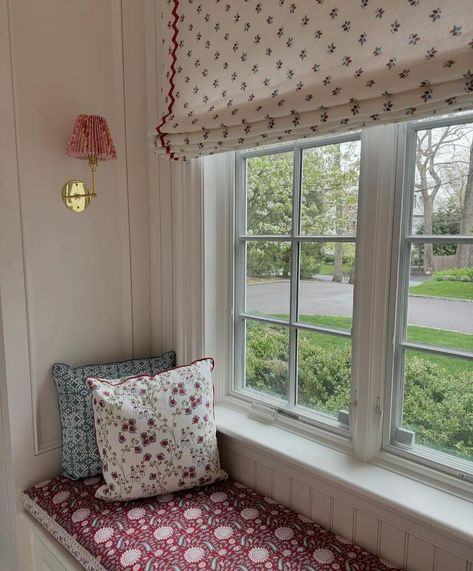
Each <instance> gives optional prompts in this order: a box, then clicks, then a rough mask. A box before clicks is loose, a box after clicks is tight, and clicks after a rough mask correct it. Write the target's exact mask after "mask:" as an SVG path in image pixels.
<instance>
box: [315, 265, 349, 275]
mask: <svg viewBox="0 0 473 571" xmlns="http://www.w3.org/2000/svg"><path fill="white" fill-rule="evenodd" d="M351 268H352V265H351V264H343V273H344V274H348V273H349V272H350V270H351ZM334 271H335V265H334V264H320V269H319V271H318V272H317V273H318V274H321V275H323V276H333V273H334Z"/></svg>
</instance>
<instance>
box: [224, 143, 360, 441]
mask: <svg viewBox="0 0 473 571" xmlns="http://www.w3.org/2000/svg"><path fill="white" fill-rule="evenodd" d="M360 140H361V136H360V134H359V133H350V134H347V135H341V136H333V137H326V138H324V139H318V140H316V141H304V142H300V141H298V142H295V143H292V144H290V145H284V146H279V147H274V146H273V147H269V148H267V149H264V150H251V151H241V152H238V153H237V154H236V188H237V196H236V201H235V207H236V209H235V227H236V261H235V317H234V319H235V355H236V356H237V357H236V358H235V375H234V385H233V387H232V388H233V391H234V392H235V393H236V394H237V395H239V396H240V397H241V398H244V399H246V400H248V401H249V402H260V403H264V404H268V405H269V406H271V407H273V408H274V409H275V410H276V411H277V412H278V413H279V414H281V415H289V416H291V417H292V418H296V419H304V420H305V421H306V422H309V423H312V424H314V425H316V426H319V427H321V428H322V427H325V428H327V429H328V430H330V431H332V432H334V433H336V434H339V435H341V436H346V435H348V436H349V431H348V430H347V429H348V425H347V424H345V425H344V424H342V423H340V422H338V421H337V419H334V418H333V417H332V416H330V415H328V414H324V413H322V412H317V411H312V410H310V409H309V408H307V407H303V406H301V405H298V404H297V388H298V387H297V352H296V343H297V341H296V336H297V331H300V330H305V331H312V332H315V333H322V334H325V335H334V336H337V337H341V338H344V339H350V340H351V332H348V331H342V330H336V329H330V328H327V327H322V326H316V325H308V324H304V323H303V322H299V320H298V319H297V313H298V307H297V305H298V298H299V291H298V290H299V288H298V281H299V260H300V246H301V245H302V244H303V243H305V242H309V243H314V242H322V243H326V242H330V243H336V242H339V243H350V244H351V243H353V244H355V245H356V236H353V235H351V236H350V235H346V236H334V235H311V236H309V235H306V234H301V232H300V222H301V221H300V206H301V200H302V197H301V192H302V161H303V156H302V155H303V151H304V150H305V149H311V148H317V147H323V146H327V145H333V144H338V143H345V142H351V141H360ZM288 152H289V153H292V154H293V192H292V225H291V233H290V234H286V235H252V234H246V233H245V229H246V212H247V204H246V191H244V189H245V188H246V160H247V159H251V158H252V157H255V156H256V157H259V156H264V155H270V154H279V153H288ZM260 241H267V242H283V243H290V244H291V254H292V255H291V276H290V292H289V301H290V308H289V319H288V320H287V321H285V320H283V319H278V318H275V317H270V316H264V317H263V316H255V315H252V314H251V313H246V312H245V311H244V305H245V289H246V287H245V284H246V255H245V249H246V244H248V243H250V242H260ZM355 287H356V286H355ZM247 321H256V322H261V323H265V324H268V325H279V326H282V327H284V328H285V329H287V330H288V331H289V346H288V349H289V379H288V380H289V389H288V393H289V395H288V403H286V402H285V401H284V400H282V399H278V398H277V397H273V396H271V395H265V394H263V393H262V392H259V391H256V390H253V389H251V388H248V387H245V386H243V382H242V381H243V378H244V367H245V349H246V348H245V323H246V322H247Z"/></svg>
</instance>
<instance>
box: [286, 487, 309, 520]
mask: <svg viewBox="0 0 473 571" xmlns="http://www.w3.org/2000/svg"><path fill="white" fill-rule="evenodd" d="M290 508H291V509H292V510H294V511H295V512H297V513H300V514H302V515H305V516H306V517H310V487H309V486H308V485H307V484H304V483H302V482H299V481H298V480H292V486H291V504H290Z"/></svg>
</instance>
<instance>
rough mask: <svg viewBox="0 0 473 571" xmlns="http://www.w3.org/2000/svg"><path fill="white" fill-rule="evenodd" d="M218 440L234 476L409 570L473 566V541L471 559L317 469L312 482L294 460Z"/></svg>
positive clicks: (462, 570) (472, 570)
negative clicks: (334, 484)
mask: <svg viewBox="0 0 473 571" xmlns="http://www.w3.org/2000/svg"><path fill="white" fill-rule="evenodd" d="M219 443H220V452H221V457H222V463H223V466H224V468H225V470H226V471H227V472H228V473H229V474H230V476H231V477H233V478H235V479H236V480H239V481H240V482H242V483H243V484H245V485H247V486H249V487H254V488H255V489H256V490H258V491H259V492H260V493H262V494H265V495H268V496H271V497H273V498H274V499H276V500H277V501H278V502H280V503H281V504H283V505H285V506H287V507H289V508H291V509H293V510H295V511H298V512H300V513H303V514H304V515H309V516H310V517H311V518H312V519H313V520H314V521H316V522H318V523H320V524H321V525H323V526H324V527H326V528H327V529H330V530H331V531H334V532H336V533H338V534H340V535H342V536H344V537H346V538H347V539H350V540H353V541H355V542H356V543H358V544H360V545H362V546H363V547H365V548H366V549H368V550H370V551H371V552H373V553H375V554H377V555H379V556H380V557H382V558H384V559H386V560H388V561H392V562H393V563H394V564H396V565H398V566H400V567H402V568H404V569H406V570H407V571H447V570H448V571H473V563H472V560H473V547H472V549H471V554H468V556H469V558H468V559H467V558H466V557H465V550H464V548H463V549H461V548H460V547H459V549H458V551H459V552H461V553H457V552H455V549H454V546H452V545H451V543H452V542H451V541H450V542H449V548H450V549H449V550H447V549H445V548H444V546H440V545H438V542H437V541H436V540H435V538H434V537H433V536H431V535H429V530H428V529H427V528H425V529H424V530H422V531H423V533H422V536H421V535H420V534H419V536H417V535H415V534H413V533H409V532H408V531H407V530H406V529H403V528H402V526H400V524H399V518H397V519H396V518H394V517H392V514H390V513H389V512H386V515H385V517H384V516H383V517H380V514H379V508H378V509H373V510H370V509H369V506H367V505H366V500H364V501H363V502H361V501H360V504H357V502H356V501H354V500H353V499H352V501H350V502H348V501H347V500H346V499H345V498H343V499H342V498H340V497H338V496H337V493H336V490H335V491H334V490H331V491H330V493H329V492H328V491H327V489H326V488H324V486H323V485H322V484H321V483H320V482H319V483H320V486H319V485H318V484H319V483H318V482H317V478H316V476H315V475H314V478H313V479H312V481H311V482H310V484H309V483H308V481H307V474H302V473H301V474H298V473H297V471H296V470H295V469H294V467H293V466H289V465H287V464H285V463H284V462H283V461H281V462H279V461H275V459H274V457H273V456H270V455H267V454H265V453H264V452H263V451H261V450H258V451H255V450H254V449H251V448H250V447H247V446H245V445H244V444H243V443H241V442H235V441H234V440H232V439H231V438H230V437H228V436H225V435H222V434H220V435H219Z"/></svg>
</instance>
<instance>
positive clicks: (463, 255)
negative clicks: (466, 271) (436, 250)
mask: <svg viewBox="0 0 473 571" xmlns="http://www.w3.org/2000/svg"><path fill="white" fill-rule="evenodd" d="M469 159H470V160H469V165H468V174H467V177H466V184H465V192H464V194H463V208H462V217H461V223H460V234H462V235H464V236H468V235H469V234H471V233H472V231H473V138H472V141H471V145H470V157H469ZM456 266H457V268H467V267H469V266H473V247H472V245H471V244H459V245H458V247H457V259H456Z"/></svg>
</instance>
